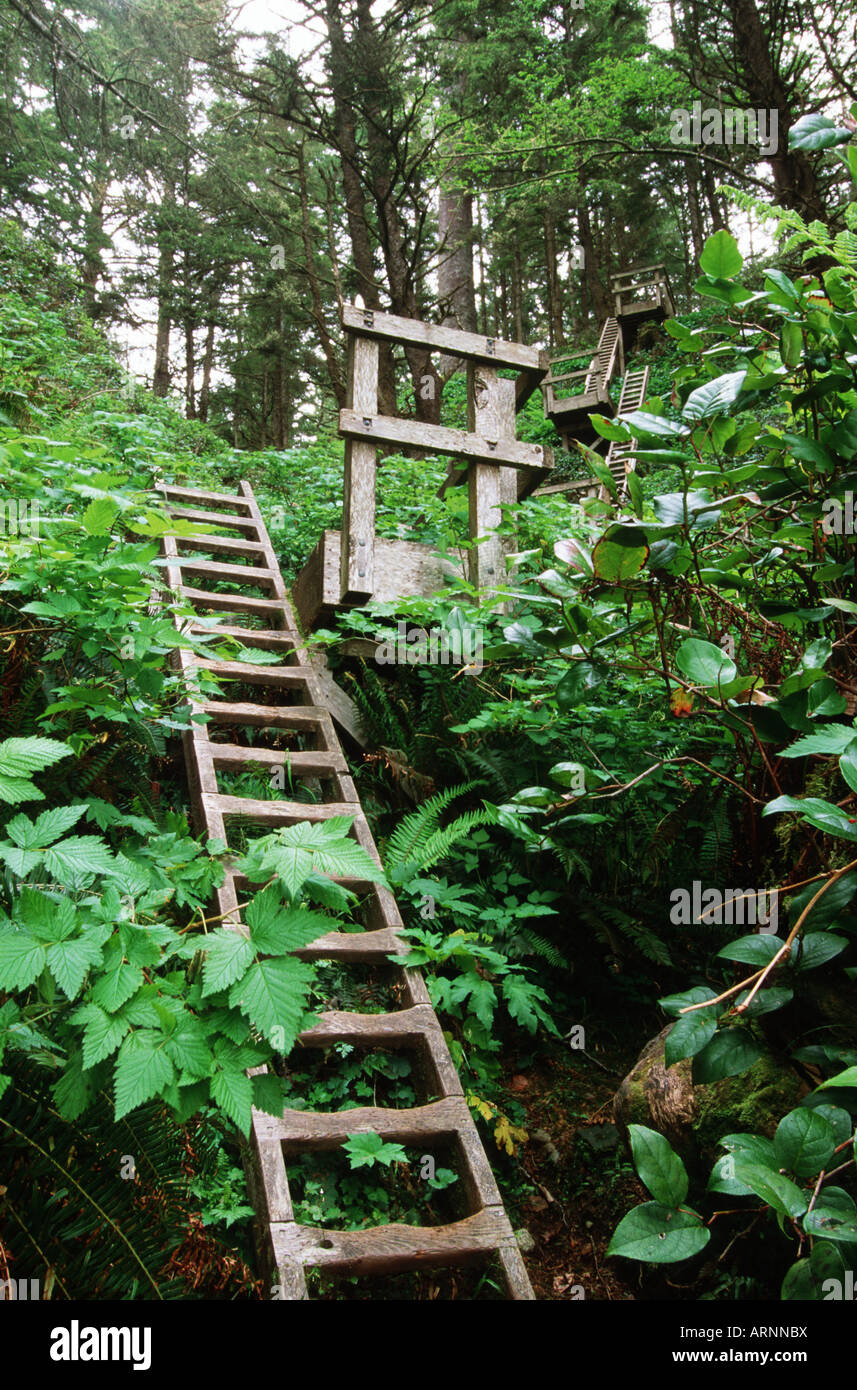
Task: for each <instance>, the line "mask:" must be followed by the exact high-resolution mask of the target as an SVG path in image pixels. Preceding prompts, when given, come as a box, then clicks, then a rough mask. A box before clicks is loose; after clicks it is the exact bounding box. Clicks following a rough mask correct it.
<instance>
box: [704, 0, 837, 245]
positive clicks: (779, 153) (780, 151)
mask: <svg viewBox="0 0 857 1390" xmlns="http://www.w3.org/2000/svg"><path fill="white" fill-rule="evenodd" d="M727 3H728V7H729V13H730V15H731V18H732V31H733V34H734V38H735V48H736V54H737V57H738V63H739V66H740V69H741V73H742V77H743V81H744V85H745V87H746V90H747V95H748V96H749V98H750V103H751V105H752V106H753V107H755V108H757V109H762V110H770V111H776V113H777V135H778V139H777V141H776V144H775V148H774V150H773V151H772V153H771V154H768V155H763V156H762V158H764V159H765V160H766V162H767V163H768V164H770V166H771V172H772V173H773V176H774V186H775V188H776V194H777V202H778V203H781V204H782V205H783V207H787V208H795V209H796V210H797V211H798V212H799V213H800V214H801V216H802V217H804V218H806V219H807V220H811V219H813V218H817V219H823V218H824V216H825V211H826V210H825V206H824V202H823V199H822V196H821V191H820V189H819V186H818V180H817V178H816V175H815V171H814V169H813V167H812V165H811V164H810V162H809V160H808V159H807V157H806V155H805V154H803V153H802V151H800V150H795V151H789V148H788V131H789V128H790V127H791V126H792V125H793V123H794V117H793V112H792V97H791V94H790V93H789V91H788V89H787V87H786V82H785V80H784V77H783V74H782V71H781V70H780V69H779V68H778V67H777V57H776V52H775V48H774V43H773V42H772V37H773V36H772V35H771V34H769V33H767V32H766V31H765V27H764V25H763V23H762V18H761V15H760V14H759V11H758V9H757V7H756V3H755V0H727ZM779 42H780V39H779V36H778V37H777V40H776V43H777V44H779Z"/></svg>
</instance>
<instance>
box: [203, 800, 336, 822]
mask: <svg viewBox="0 0 857 1390" xmlns="http://www.w3.org/2000/svg"><path fill="white" fill-rule="evenodd" d="M202 799H203V803H204V805H205V806H211V807H212V808H213V809H216V810H218V811H220V813H221V814H222V815H224V816H245V817H246V818H247V819H248V820H253V821H259V822H261V823H262V824H264V825H274V826H276V825H297V824H298V823H299V822H300V821H304V820H308V821H322V820H333V819H334V817H336V816H351V817H354V816H358V815H362V814H363V808H362V806H361V805H360V802H359V801H325V802H322V803H321V804H319V803H317V802H316V803H315V804H313V803H312V802H305V801H257V800H255V799H254V798H253V797H249V796H228V795H226V794H225V793H221V792H218V793H217V794H216V795H214V794H212V793H211V792H203V793H202Z"/></svg>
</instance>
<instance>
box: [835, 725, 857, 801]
mask: <svg viewBox="0 0 857 1390" xmlns="http://www.w3.org/2000/svg"><path fill="white" fill-rule="evenodd" d="M839 771H840V772H841V773H842V776H843V777H844V779H845V781H846V782H847V783H848V786H849V787H850V788H851V790H852V791H853V792H857V738H853V739H852V740H851V742H850V743H849V744H848V747H847V748H846V749H845V751H844V752H843V753H840V755H839Z"/></svg>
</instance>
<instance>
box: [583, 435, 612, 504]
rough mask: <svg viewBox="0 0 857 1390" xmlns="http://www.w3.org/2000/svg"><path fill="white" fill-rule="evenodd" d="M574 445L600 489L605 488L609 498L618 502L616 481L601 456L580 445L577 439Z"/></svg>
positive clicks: (586, 445) (585, 445)
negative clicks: (599, 484)
mask: <svg viewBox="0 0 857 1390" xmlns="http://www.w3.org/2000/svg"><path fill="white" fill-rule="evenodd" d="M575 443H576V444H577V448H578V450H579V452H580V453H581V454H582V455H583V457H584V458H585V459H586V462H587V464H588V466H589V468H590V469H591V471H592V474H593V476H594V477H595V478H597V479H598V481H599V483H601V485H602V487H605V488H606V489H607V491H608V492H609V494H610V496H611V497H612V498H613V501H614V502H618V500H619V489H618V487H617V486H616V479H615V478H614V477H613V474H612V473H611V472H610V469H609V468H608V467H607V464H606V463H605V462H604V458H603V456H602V455H601V454H597V453H596V452H595V450H594V449H590V447H589V445H588V444H582V443H581V441H580V440H579V439H577V440H575Z"/></svg>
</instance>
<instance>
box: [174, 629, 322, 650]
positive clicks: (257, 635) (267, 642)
mask: <svg viewBox="0 0 857 1390" xmlns="http://www.w3.org/2000/svg"><path fill="white" fill-rule="evenodd" d="M190 631H191V632H192V633H195V634H197V635H203V634H206V633H212V634H214V636H225V637H237V638H238V640H239V642H241V643H242V644H243V645H244V646H245V647H262V648H265V649H267V650H272V649H273V648H274V647H285V648H287V649H288V650H289V651H293V650H294V648H295V647H299V646H303V638H302V637H301V635H300V633H299V632H298V631H297V630H296V629H291V630H287V629H283V630H278V629H277V628H273V627H270V628H264V627H236V626H235V625H234V624H232V623H213V624H212V626H211V627H209V626H208V625H207V624H206V623H200V622H196V623H191V624H190Z"/></svg>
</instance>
